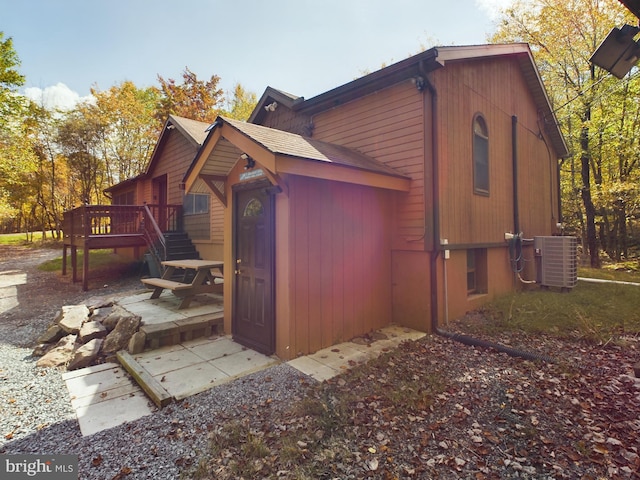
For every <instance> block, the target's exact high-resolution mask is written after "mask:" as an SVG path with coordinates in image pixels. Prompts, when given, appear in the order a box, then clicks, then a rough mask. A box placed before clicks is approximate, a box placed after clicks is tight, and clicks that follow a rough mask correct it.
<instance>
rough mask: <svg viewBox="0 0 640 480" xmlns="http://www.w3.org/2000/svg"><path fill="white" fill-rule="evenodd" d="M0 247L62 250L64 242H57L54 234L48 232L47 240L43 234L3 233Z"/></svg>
mask: <svg viewBox="0 0 640 480" xmlns="http://www.w3.org/2000/svg"><path fill="white" fill-rule="evenodd" d="M0 245H4V246H11V247H33V248H43V247H44V248H57V247H60V248H62V241H61V240H56V239H55V238H54V236H53V232H48V233H47V236H46V238H44V239H43V238H42V232H33V233H31V232H30V233H28V234H27V233H3V234H0Z"/></svg>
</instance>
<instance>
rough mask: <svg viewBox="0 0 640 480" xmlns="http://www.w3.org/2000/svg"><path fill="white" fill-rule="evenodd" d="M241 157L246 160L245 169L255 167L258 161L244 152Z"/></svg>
mask: <svg viewBox="0 0 640 480" xmlns="http://www.w3.org/2000/svg"><path fill="white" fill-rule="evenodd" d="M240 158H241V159H243V160H244V161H245V165H244V169H245V170H251V169H252V168H253V167H255V166H256V161H255V160H254V159H253V158H251V157H250V156H249V155H247V154H246V153H243V154H242V155H240Z"/></svg>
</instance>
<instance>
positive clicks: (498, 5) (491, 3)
mask: <svg viewBox="0 0 640 480" xmlns="http://www.w3.org/2000/svg"><path fill="white" fill-rule="evenodd" d="M475 2H476V5H477V6H478V8H479V9H480V10H482V11H483V12H485V13H486V14H487V15H488V16H489V18H490V19H492V20H496V19H497V18H498V17H499V16H500V12H501V11H502V10H503V9H504V8H506V7H508V6H510V5H511V4H512V3H513V0H475Z"/></svg>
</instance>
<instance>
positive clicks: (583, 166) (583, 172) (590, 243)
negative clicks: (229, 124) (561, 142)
mask: <svg viewBox="0 0 640 480" xmlns="http://www.w3.org/2000/svg"><path fill="white" fill-rule="evenodd" d="M584 120H585V125H584V126H583V127H582V129H581V131H580V149H581V150H582V153H581V155H580V176H581V177H582V192H581V194H582V203H583V204H584V211H585V215H586V217H587V218H586V227H587V247H588V249H589V258H590V260H591V262H590V263H591V267H592V268H600V255H599V251H598V236H597V232H596V208H595V206H594V205H593V200H592V197H591V165H590V162H589V160H590V158H589V127H588V126H587V125H588V122H589V120H591V109H590V108H587V111H586V112H585V119H584Z"/></svg>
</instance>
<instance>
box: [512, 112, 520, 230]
mask: <svg viewBox="0 0 640 480" xmlns="http://www.w3.org/2000/svg"><path fill="white" fill-rule="evenodd" d="M511 163H512V164H513V233H514V234H515V235H516V236H519V235H520V205H519V202H518V117H517V116H516V115H512V116H511Z"/></svg>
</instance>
